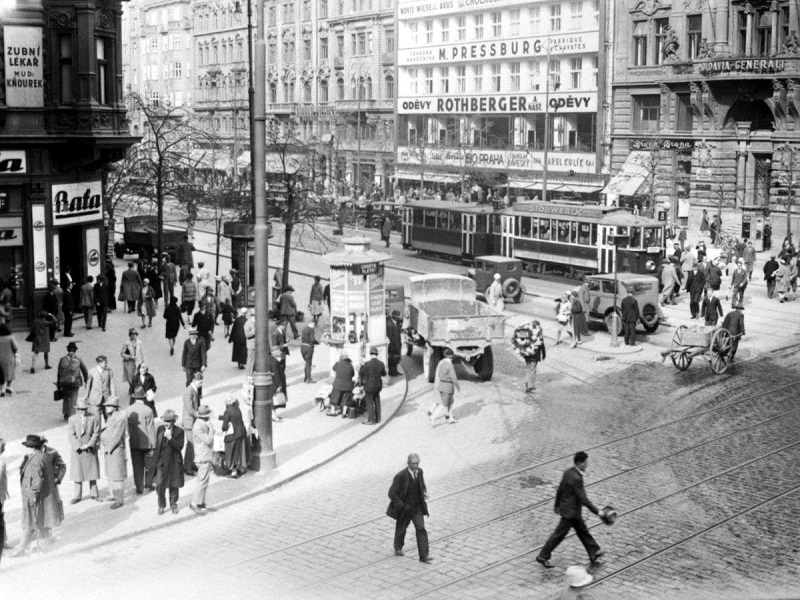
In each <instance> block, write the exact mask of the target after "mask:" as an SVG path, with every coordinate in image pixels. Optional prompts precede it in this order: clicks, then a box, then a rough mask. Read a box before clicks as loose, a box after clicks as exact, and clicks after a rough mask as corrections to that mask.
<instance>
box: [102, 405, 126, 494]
mask: <svg viewBox="0 0 800 600" xmlns="http://www.w3.org/2000/svg"><path fill="white" fill-rule="evenodd" d="M105 409H106V425H105V427H103V430H102V431H101V432H100V442H101V443H102V444H103V453H104V454H105V463H106V477H107V478H108V489H109V490H110V491H111V494H112V497H111V498H109V500H113V501H114V503H113V504H112V505H111V508H112V509H117V508H121V507H122V506H123V505H124V504H125V478H126V477H127V476H128V465H127V462H126V460H125V438H126V437H127V434H128V419H126V418H125V413H122V412H120V410H119V401H118V400H117V398H116V397H114V396H111V397H110V398H108V399H107V400H106V402H105Z"/></svg>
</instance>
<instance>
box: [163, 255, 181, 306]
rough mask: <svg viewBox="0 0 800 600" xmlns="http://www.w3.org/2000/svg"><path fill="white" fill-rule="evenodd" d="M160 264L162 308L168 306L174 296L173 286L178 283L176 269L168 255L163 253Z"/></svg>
mask: <svg viewBox="0 0 800 600" xmlns="http://www.w3.org/2000/svg"><path fill="white" fill-rule="evenodd" d="M164 255H165V256H164V261H163V263H162V264H161V281H163V286H164V306H169V303H170V300H171V299H172V297H173V296H174V295H175V284H176V283H177V282H178V269H177V267H176V266H175V263H174V262H172V259H171V258H170V255H169V253H167V252H165V253H164Z"/></svg>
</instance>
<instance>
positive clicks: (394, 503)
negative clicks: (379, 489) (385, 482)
mask: <svg viewBox="0 0 800 600" xmlns="http://www.w3.org/2000/svg"><path fill="white" fill-rule="evenodd" d="M407 464H408V468H406V469H403V470H402V471H400V472H399V473H398V474H397V475H395V476H394V479H393V480H392V485H391V487H390V488H389V499H390V502H389V508H387V509H386V514H387V516H389V517H391V518H392V519H394V520H395V521H397V523H396V524H395V527H394V554H395V556H404V554H403V545H404V544H405V540H406V530H407V529H408V526H409V524H410V523H414V529H415V530H416V533H417V551H418V553H419V561H420V562H424V563H429V562H431V561H432V560H433V559H432V558H431V557H430V556H429V555H428V532H427V531H426V529H425V517H427V516H428V502H427V500H428V488H427V487H426V486H425V476H424V474H423V472H422V469H420V468H419V455H418V454H409V455H408V462H407Z"/></svg>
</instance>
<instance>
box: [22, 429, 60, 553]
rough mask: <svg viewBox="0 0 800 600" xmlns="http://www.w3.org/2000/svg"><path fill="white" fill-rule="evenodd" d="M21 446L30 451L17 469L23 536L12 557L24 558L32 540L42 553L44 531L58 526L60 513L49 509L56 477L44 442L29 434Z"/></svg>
mask: <svg viewBox="0 0 800 600" xmlns="http://www.w3.org/2000/svg"><path fill="white" fill-rule="evenodd" d="M22 445H23V446H25V447H26V448H30V449H31V453H30V454H28V455H26V456H25V458H24V459H23V460H22V466H21V467H20V491H21V495H22V519H21V520H22V529H23V535H22V541H21V542H20V544H19V547H18V548H17V550H16V551H15V552H14V554H12V556H22V555H24V554H25V552H26V550H27V548H28V544H30V543H31V541H33V538H34V537H35V538H36V540H37V545H38V547H39V550H43V549H44V546H45V543H46V530H47V529H48V528H50V529H52V528H53V527H57V526H58V525H60V524H61V513H60V511H57V510H54V508H55V507H54V506H52V502H53V498H54V496H53V488H54V487H55V486H56V476H55V473H54V472H53V464H52V462H51V460H50V459H49V458H48V457H47V454H46V453H45V450H44V439H42V438H41V437H40V436H38V435H34V434H29V435H28V436H27V437H26V438H25V441H24V442H22Z"/></svg>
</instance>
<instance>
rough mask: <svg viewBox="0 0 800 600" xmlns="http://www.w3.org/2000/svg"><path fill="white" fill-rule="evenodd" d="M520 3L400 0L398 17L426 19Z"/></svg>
mask: <svg viewBox="0 0 800 600" xmlns="http://www.w3.org/2000/svg"><path fill="white" fill-rule="evenodd" d="M517 5H519V0H398V2H397V18H398V20H400V21H405V20H413V19H425V18H428V17H435V16H437V15H452V14H454V13H456V12H464V11H475V10H496V9H498V8H504V7H512V6H517Z"/></svg>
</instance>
